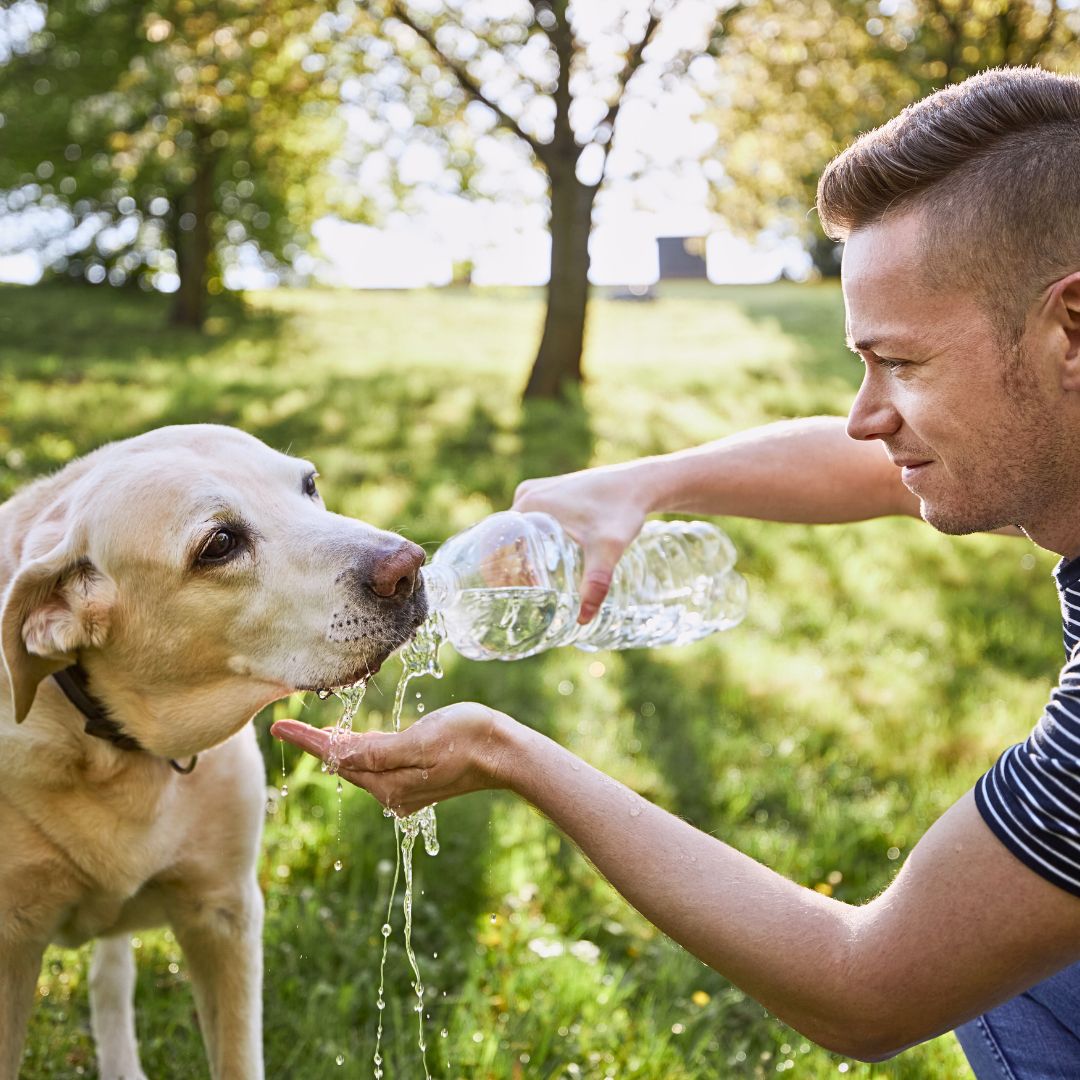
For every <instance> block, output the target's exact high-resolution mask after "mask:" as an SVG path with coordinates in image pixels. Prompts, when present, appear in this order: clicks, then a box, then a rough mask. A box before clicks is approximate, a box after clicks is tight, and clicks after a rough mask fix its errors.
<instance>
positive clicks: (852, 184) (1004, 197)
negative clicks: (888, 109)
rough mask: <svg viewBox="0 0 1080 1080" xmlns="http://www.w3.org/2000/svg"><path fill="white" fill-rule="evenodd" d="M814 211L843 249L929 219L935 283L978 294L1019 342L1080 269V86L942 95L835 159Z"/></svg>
mask: <svg viewBox="0 0 1080 1080" xmlns="http://www.w3.org/2000/svg"><path fill="white" fill-rule="evenodd" d="M817 209H818V214H819V216H820V218H821V223H822V225H823V227H824V229H825V232H826V233H827V234H828V235H829V236H830V237H832V238H833V239H834V240H844V239H846V238H847V236H848V235H849V234H850V233H851V232H852V231H854V230H856V229H859V228H862V227H863V226H867V225H874V224H877V223H879V222H880V221H882V219H883V218H884V217H885V216H886V214H894V213H906V212H910V211H918V212H920V213H921V214H922V217H923V221H924V225H925V228H926V232H925V234H924V236H923V244H924V250H925V254H926V256H927V260H926V266H927V271H928V276H929V280H928V282H927V284H928V285H929V286H930V287H931V288H941V287H943V286H946V285H949V284H952V285H954V286H960V287H961V288H970V289H972V290H973V292H974V294H975V299H976V300H977V301H978V302H979V303H980V305H981V306H983V307H985V309H986V310H987V313H988V314H989V315H990V317H991V319H992V320H993V321H994V323H995V324H996V325H997V327H998V330H999V332H1000V333H1001V334H1002V335H1003V336H1004V337H1007V338H1008V339H1009V340H1010V341H1012V342H1013V343H1014V344H1015V343H1016V342H1017V341H1018V340H1019V337H1020V334H1021V332H1022V330H1023V325H1024V318H1025V313H1026V311H1027V309H1028V307H1029V305H1030V304H1031V303H1032V301H1033V300H1034V299H1035V297H1037V296H1038V295H1039V294H1040V293H1041V292H1042V291H1043V290H1044V289H1045V288H1047V286H1049V285H1051V284H1052V283H1053V282H1055V281H1057V280H1059V279H1060V278H1062V277H1065V276H1066V275H1067V274H1069V273H1071V272H1072V271H1074V270H1077V269H1080V78H1078V77H1076V76H1071V75H1056V74H1053V73H1051V72H1049V71H1043V70H1041V69H1039V68H1001V69H996V70H993V71H985V72H983V73H981V74H979V75H975V76H972V77H971V78H970V79H966V80H965V81H964V82H962V83H959V84H958V85H956V86H949V87H946V88H945V89H943V90H939V91H937V92H936V93H934V94H931V95H930V96H929V97H926V98H924V99H923V100H922V101H919V102H916V103H915V104H914V105H909V106H908V107H907V108H906V109H904V111H903V112H902V113H900V115H899V116H896V117H894V118H893V119H892V120H890V121H889V122H888V123H887V124H884V125H883V126H881V127H879V128H876V129H875V130H873V131H869V132H866V133H865V134H863V135H861V136H860V137H859V138H858V139H857V140H856V141H855V142H854V143H853V144H852V145H851V146H849V147H848V148H847V149H846V150H845V151H844V152H843V153H842V154H840V155H839V156H838V157H836V158H834V159H833V161H832V162H831V163H830V164H829V165H828V167H827V168H826V169H825V172H824V173H823V174H822V177H821V181H820V182H819V184H818V196H817Z"/></svg>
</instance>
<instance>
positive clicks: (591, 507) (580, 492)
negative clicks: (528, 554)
mask: <svg viewBox="0 0 1080 1080" xmlns="http://www.w3.org/2000/svg"><path fill="white" fill-rule="evenodd" d="M630 469H631V466H619V465H616V466H610V467H604V468H597V469H585V470H583V471H582V472H576V473H568V474H567V475H565V476H548V477H543V478H541V479H538V480H526V481H525V482H524V483H522V484H519V485H518V488H517V491H516V492H515V493H514V505H513V507H512V509H514V510H518V511H520V512H522V513H524V512H526V511H530V510H541V511H543V512H544V513H547V514H550V515H551V516H552V517H553V518H555V519H556V520H558V522H559V524H561V525H562V527H563V528H564V529H565V530H566V531H567V532H568V533H569V534H570V535H571V536H572V537H573V538H574V539H575V540H576V541H577V542H578V543H579V544H580V545H581V547H582V550H583V551H584V555H585V566H584V572H583V574H582V579H581V610H580V612H579V613H578V622H582V623H587V622H589V620H590V619H592V618H593V617H594V616H595V615H596V613H597V611H599V610H600V605H601V604H602V603H603V602H604V597H606V596H607V593H608V589H609V587H610V586H611V576H612V574H613V572H614V570H615V564H616V563H617V562H618V561H619V557H620V556H621V555H622V553H623V552H624V551H625V550H626V548H627V546H628V545H629V544H630V542H631V541H632V540H633V539H634V537H635V536H637V534H638V533H639V532H640V531H641V526H642V525H643V524H644V523H645V515H646V514H647V513H648V512H649V509H650V507H649V504H648V499H647V495H646V490H645V488H644V485H643V484H642V483H641V482H640V480H637V481H635V479H633V477H632V475H631V472H630Z"/></svg>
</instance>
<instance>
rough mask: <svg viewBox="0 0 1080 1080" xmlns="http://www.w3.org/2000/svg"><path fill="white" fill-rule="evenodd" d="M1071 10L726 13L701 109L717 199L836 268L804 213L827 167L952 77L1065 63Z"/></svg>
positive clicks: (864, 8) (1070, 62) (797, 5)
mask: <svg viewBox="0 0 1080 1080" xmlns="http://www.w3.org/2000/svg"><path fill="white" fill-rule="evenodd" d="M1078 17H1080V11H1078V10H1077V8H1076V5H1075V4H1072V3H1062V2H1059V0H1025V2H1021V3H1016V2H1012V0H903V2H900V0H874V2H867V0H758V3H756V4H754V5H752V6H749V5H748V6H747V7H746V8H744V9H743V10H742V11H741V12H740V13H739V14H738V16H737V18H736V19H735V20H734V22H733V24H732V27H731V33H730V36H729V39H728V47H727V48H726V49H724V50H722V51H720V52H719V53H718V56H717V60H716V68H717V70H716V73H715V76H716V78H717V81H718V83H719V84H720V85H721V86H723V87H724V91H723V94H722V96H721V99H720V102H719V104H718V107H717V108H716V109H715V111H714V112H713V113H712V114H711V118H712V120H713V122H714V123H715V124H716V127H717V129H718V132H719V136H718V148H719V158H720V161H721V163H722V166H723V178H722V180H721V181H720V183H719V184H718V185H717V208H718V209H719V210H720V212H721V213H722V214H723V215H724V216H725V217H726V218H728V219H729V220H731V221H733V222H734V223H737V224H738V225H739V226H741V227H742V228H743V229H744V230H754V229H758V228H761V227H763V226H765V225H770V224H771V225H774V226H775V224H776V219H777V216H778V215H779V216H782V217H784V218H786V221H787V227H788V228H789V229H790V230H791V231H793V232H794V233H796V234H798V235H799V236H800V237H801V238H802V239H803V240H804V242H806V243H807V245H808V246H809V248H810V250H811V253H812V254H813V255H814V257H815V262H816V263H817V265H818V267H819V269H821V270H823V271H824V272H825V273H836V272H838V271H839V263H838V261H837V259H836V253H837V248H836V245H835V244H834V243H832V241H829V240H827V238H825V237H824V235H823V234H822V232H821V230H820V228H819V227H818V224H817V220H816V217H814V216H813V215H810V214H808V211H809V210H810V208H811V207H812V206H813V203H814V195H815V191H816V188H817V180H818V177H819V176H820V174H821V171H822V169H823V168H824V166H825V165H826V164H827V162H828V161H829V160H830V159H831V158H832V157H833V155H834V154H836V153H838V152H839V151H840V150H841V149H843V147H844V146H846V145H847V144H848V143H850V142H851V141H852V140H853V139H854V138H855V136H856V135H858V134H859V132H861V131H866V130H868V129H870V128H873V127H877V126H878V125H879V124H882V123H884V122H885V121H886V120H888V119H889V118H890V117H892V116H894V115H895V114H896V113H897V112H899V111H900V109H901V108H903V107H904V106H905V105H908V104H910V103H911V102H913V101H917V100H918V99H919V98H921V97H923V96H925V95H926V94H928V93H930V92H931V91H932V90H934V89H937V88H939V87H941V86H945V85H947V84H949V83H955V82H959V81H961V80H963V79H965V78H967V77H968V76H969V75H973V74H975V73H976V72H978V71H981V70H984V69H985V68H989V67H997V66H1001V65H1007V66H1015V65H1021V64H1033V63H1041V64H1043V65H1045V66H1048V67H1052V68H1057V69H1059V70H1069V69H1073V70H1075V69H1076V67H1077V64H1078V62H1080V55H1078V53H1077V49H1076V40H1077V32H1078V30H1080V23H1078Z"/></svg>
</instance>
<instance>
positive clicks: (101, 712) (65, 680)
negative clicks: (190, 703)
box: [53, 661, 199, 776]
mask: <svg viewBox="0 0 1080 1080" xmlns="http://www.w3.org/2000/svg"><path fill="white" fill-rule="evenodd" d="M53 679H54V680H55V681H56V685H57V686H59V687H60V689H61V690H62V691H63V694H64V697H66V698H67V699H68V701H70V702H71V704H72V705H74V706H75V708H76V709H78V710H79V712H81V713H82V715H83V716H84V717H85V719H86V723H85V725H84V727H83V730H84V731H85V732H86V734H87V735H93V736H94V737H95V738H98V739H104V740H105V741H106V742H110V743H112V744H113V746H115V747H116V748H117V749H118V750H128V751H130V752H132V753H146V751H145V750H144V749H143V747H142V745H141V744H140V743H139V740H138V739H136V738H135V736H134V735H128V734H127V733H126V732H125V731H124V729H123V728H122V727H121V726H120V724H119V722H118V721H117V720H115V719H114V718H113V716H112V714H111V713H110V712H109V709H108V706H107V705H105V703H104V702H103V701H102V700H101V699H100V698H96V697H94V695H93V694H92V693H90V682H89V679H88V678H87V675H86V669H85V668H84V667H83V666H82V664H80V663H78V661H76V662H75V663H74V664H72V665H71V667H66V668H64V669H63V670H62V671H58V672H56V673H55V674H54V675H53ZM198 760H199V759H198V757H193V758H192V759H191V761H190V762H189V763H188V764H187V765H180V764H178V763H177V762H176V761H175V760H174V759H172V758H170V759H169V764H170V765H171V766H172V768H173V769H175V770H176V771H177V772H178V773H181V774H182V775H185V776H186V775H187V774H188V773H189V772H191V770H192V769H194V768H195V763H196V762H197V761H198Z"/></svg>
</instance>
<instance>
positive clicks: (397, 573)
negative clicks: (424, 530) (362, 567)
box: [364, 537, 424, 600]
mask: <svg viewBox="0 0 1080 1080" xmlns="http://www.w3.org/2000/svg"><path fill="white" fill-rule="evenodd" d="M423 563H424V549H423V548H422V547H420V545H419V544H414V543H413V542H412V541H411V540H404V539H402V538H400V537H399V538H398V539H397V540H396V541H395V542H393V543H391V544H387V545H385V546H383V547H380V548H379V549H378V550H377V551H376V552H375V553H374V554H373V556H372V558H371V562H370V563H369V569H368V573H367V580H366V581H365V582H364V584H365V585H366V586H367V587H368V588H369V589H370V590H371V591H372V592H373V593H374V594H375V595H376V596H378V597H380V598H381V599H383V600H405V599H407V598H408V597H410V596H412V594H413V593H414V592H415V591H416V589H417V587H418V586H419V584H420V567H421V566H422V565H423Z"/></svg>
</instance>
